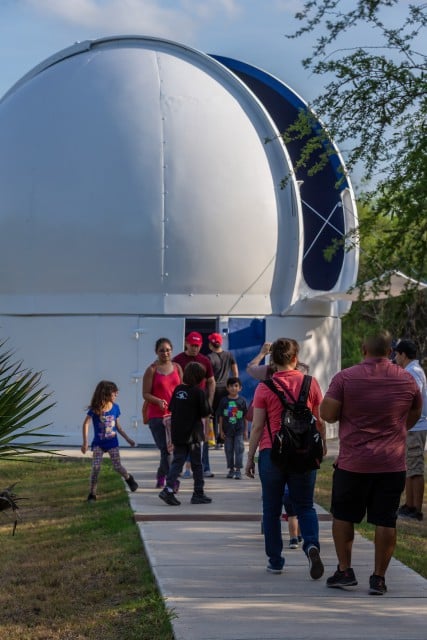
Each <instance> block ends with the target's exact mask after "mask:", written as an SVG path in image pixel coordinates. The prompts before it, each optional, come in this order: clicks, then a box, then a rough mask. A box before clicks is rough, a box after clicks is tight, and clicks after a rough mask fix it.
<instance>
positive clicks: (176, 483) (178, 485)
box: [173, 480, 181, 493]
mask: <svg viewBox="0 0 427 640" xmlns="http://www.w3.org/2000/svg"><path fill="white" fill-rule="evenodd" d="M180 486H181V483H180V481H179V480H175V482H174V484H173V492H174V493H178V491H179V487H180Z"/></svg>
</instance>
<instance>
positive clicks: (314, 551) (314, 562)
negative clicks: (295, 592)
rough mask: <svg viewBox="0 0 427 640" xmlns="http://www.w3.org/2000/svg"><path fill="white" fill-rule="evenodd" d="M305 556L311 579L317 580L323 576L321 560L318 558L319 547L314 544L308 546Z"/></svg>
mask: <svg viewBox="0 0 427 640" xmlns="http://www.w3.org/2000/svg"><path fill="white" fill-rule="evenodd" d="M307 557H308V566H309V568H310V577H311V578H313V580H318V579H319V578H321V577H322V576H323V572H324V570H325V568H324V566H323V562H322V560H321V559H320V553H319V549H318V548H317V547H315V546H314V545H311V547H308V549H307Z"/></svg>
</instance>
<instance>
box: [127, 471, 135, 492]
mask: <svg viewBox="0 0 427 640" xmlns="http://www.w3.org/2000/svg"><path fill="white" fill-rule="evenodd" d="M126 484H127V486H128V487H129V489H130V490H131V491H136V490H137V489H138V483H137V482H136V480H135V478H134V477H133V476H131V475H130V474H129V477H128V478H126Z"/></svg>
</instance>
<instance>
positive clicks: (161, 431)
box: [148, 418, 171, 478]
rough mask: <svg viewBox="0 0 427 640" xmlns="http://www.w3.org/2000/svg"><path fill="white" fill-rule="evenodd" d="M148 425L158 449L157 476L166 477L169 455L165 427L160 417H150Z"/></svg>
mask: <svg viewBox="0 0 427 640" xmlns="http://www.w3.org/2000/svg"><path fill="white" fill-rule="evenodd" d="M148 426H149V427H150V431H151V433H152V436H153V439H154V442H155V443H156V447H157V448H158V449H159V450H160V464H159V468H158V469H157V478H161V477H163V478H166V476H167V475H168V473H169V466H170V461H171V455H170V454H169V452H168V446H167V442H166V429H165V425H164V424H163V419H162V418H150V420H149V421H148Z"/></svg>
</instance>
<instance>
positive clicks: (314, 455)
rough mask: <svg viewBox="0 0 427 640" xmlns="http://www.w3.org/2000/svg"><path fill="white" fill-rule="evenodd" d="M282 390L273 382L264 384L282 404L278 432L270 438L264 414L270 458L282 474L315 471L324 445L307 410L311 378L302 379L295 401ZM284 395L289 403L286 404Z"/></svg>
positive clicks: (287, 391) (318, 465) (264, 382)
mask: <svg viewBox="0 0 427 640" xmlns="http://www.w3.org/2000/svg"><path fill="white" fill-rule="evenodd" d="M276 382H277V383H278V384H279V385H280V386H281V387H282V389H283V391H281V390H280V391H279V389H278V388H277V386H276V384H275V382H274V381H273V380H272V379H269V380H263V384H265V385H267V387H268V388H269V389H270V390H271V391H273V393H275V394H276V395H277V396H278V398H279V399H280V401H281V403H282V405H283V411H282V416H281V421H280V431H279V432H278V433H277V434H276V435H275V436H274V438H273V437H272V434H271V429H270V423H269V420H268V413H267V428H268V431H269V433H270V438H271V459H272V461H273V462H274V464H275V465H277V466H278V467H279V468H280V469H281V470H282V471H283V472H285V473H288V472H294V473H303V472H305V471H310V470H313V469H318V468H319V467H320V463H321V462H322V459H323V443H322V438H321V436H320V433H319V432H318V431H317V429H316V418H315V417H314V416H313V414H312V413H311V411H310V409H309V408H308V407H307V398H308V393H309V391H310V385H311V376H304V380H303V383H302V386H301V391H300V394H299V397H298V400H296V401H295V398H294V397H293V396H292V394H291V393H290V392H289V390H288V389H286V388H285V387H283V386H282V385H281V384H280V382H279V381H278V380H277V381H276ZM285 393H286V394H288V396H289V397H290V399H291V400H292V402H288V400H287V398H286V395H285Z"/></svg>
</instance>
